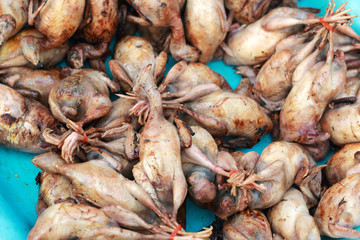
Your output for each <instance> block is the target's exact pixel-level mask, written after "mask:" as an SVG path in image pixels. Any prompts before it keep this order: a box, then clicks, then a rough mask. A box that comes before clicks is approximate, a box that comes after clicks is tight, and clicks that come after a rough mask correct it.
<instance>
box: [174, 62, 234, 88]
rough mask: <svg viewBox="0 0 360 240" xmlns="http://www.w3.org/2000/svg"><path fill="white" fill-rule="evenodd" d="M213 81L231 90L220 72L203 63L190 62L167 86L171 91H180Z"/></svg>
mask: <svg viewBox="0 0 360 240" xmlns="http://www.w3.org/2000/svg"><path fill="white" fill-rule="evenodd" d="M208 83H213V84H215V85H217V86H219V87H220V88H221V89H223V90H225V91H228V90H231V87H230V85H229V84H228V82H227V81H226V80H225V79H224V77H223V76H221V75H220V74H219V73H217V72H215V71H214V70H212V69H211V68H209V67H208V66H206V65H205V64H203V63H198V62H196V63H189V64H188V65H187V66H186V68H185V70H184V71H183V72H182V73H181V74H180V76H179V77H178V78H176V79H174V80H172V81H171V82H170V83H169V84H168V85H167V86H168V89H169V90H170V91H171V92H179V91H182V90H186V89H188V88H192V87H194V86H196V85H199V84H208Z"/></svg>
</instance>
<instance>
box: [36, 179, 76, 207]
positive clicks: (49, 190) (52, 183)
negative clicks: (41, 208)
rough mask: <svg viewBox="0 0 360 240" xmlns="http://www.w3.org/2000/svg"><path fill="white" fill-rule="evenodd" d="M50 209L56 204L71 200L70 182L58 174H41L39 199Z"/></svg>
mask: <svg viewBox="0 0 360 240" xmlns="http://www.w3.org/2000/svg"><path fill="white" fill-rule="evenodd" d="M40 198H41V199H43V200H44V202H45V204H46V206H48V207H50V206H52V205H54V204H56V203H58V202H61V201H64V200H67V199H68V198H70V201H71V198H73V195H72V185H71V181H70V180H69V179H68V178H67V177H65V176H63V175H60V174H51V173H47V172H41V175H40V187H39V199H40Z"/></svg>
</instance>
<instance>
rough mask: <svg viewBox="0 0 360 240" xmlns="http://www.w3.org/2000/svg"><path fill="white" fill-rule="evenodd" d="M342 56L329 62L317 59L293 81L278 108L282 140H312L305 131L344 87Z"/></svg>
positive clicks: (344, 65)
mask: <svg viewBox="0 0 360 240" xmlns="http://www.w3.org/2000/svg"><path fill="white" fill-rule="evenodd" d="M344 60H345V59H344V57H339V58H335V59H334V61H333V62H332V63H331V64H327V63H325V62H319V63H317V64H315V65H314V66H313V67H312V68H310V70H309V71H308V72H306V73H305V74H304V76H303V78H302V79H301V80H299V81H298V82H296V83H295V84H294V85H293V87H292V89H291V91H290V93H289V95H288V96H287V98H286V100H285V103H284V105H283V107H282V109H281V112H280V137H281V139H282V140H285V141H298V142H301V143H305V144H306V143H310V141H312V140H311V139H309V138H308V137H307V135H306V134H307V133H308V131H310V130H312V129H313V128H314V127H315V126H316V124H317V123H318V122H319V121H320V119H321V116H322V115H323V112H324V111H325V109H326V106H327V104H328V103H329V102H330V101H331V100H333V99H335V98H336V97H337V95H338V94H340V93H341V92H342V90H343V89H344V86H345V83H346V64H345V61H344ZM330 71H331V72H330ZM330 74H332V78H331V77H329V76H330ZM323 130H324V131H326V130H325V129H323Z"/></svg>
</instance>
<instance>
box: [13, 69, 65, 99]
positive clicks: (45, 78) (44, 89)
mask: <svg viewBox="0 0 360 240" xmlns="http://www.w3.org/2000/svg"><path fill="white" fill-rule="evenodd" d="M60 79H61V69H59V68H57V69H55V68H54V69H51V70H35V71H33V72H30V73H28V74H25V75H22V76H19V75H17V76H15V77H13V79H12V80H11V81H9V82H8V84H9V85H10V86H11V87H13V88H14V89H16V90H17V91H18V92H19V93H20V94H21V95H23V96H26V97H29V98H35V99H36V100H39V101H40V102H41V103H42V104H44V105H45V106H48V105H49V103H48V99H49V95H50V91H51V89H52V88H53V86H54V85H55V83H57V82H59V81H60Z"/></svg>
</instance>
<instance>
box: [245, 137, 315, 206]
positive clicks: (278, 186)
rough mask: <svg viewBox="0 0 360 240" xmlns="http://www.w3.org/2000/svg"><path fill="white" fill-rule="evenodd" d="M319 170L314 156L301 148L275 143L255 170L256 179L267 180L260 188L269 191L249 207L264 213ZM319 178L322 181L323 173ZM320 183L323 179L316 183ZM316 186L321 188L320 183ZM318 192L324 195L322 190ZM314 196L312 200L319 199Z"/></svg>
mask: <svg viewBox="0 0 360 240" xmlns="http://www.w3.org/2000/svg"><path fill="white" fill-rule="evenodd" d="M315 167H316V163H315V161H314V160H313V158H312V157H311V155H310V154H309V153H308V152H307V151H306V150H305V149H304V148H302V147H301V146H300V145H299V144H296V143H289V142H284V141H280V142H273V143H271V144H270V145H268V146H267V147H266V148H265V149H264V150H263V152H262V153H261V155H260V158H259V159H258V161H257V163H256V165H255V168H254V171H255V173H256V175H257V176H259V177H260V178H261V177H263V178H264V180H260V181H259V184H260V185H261V186H264V187H265V188H266V190H265V191H263V192H258V193H257V195H255V194H254V200H253V202H252V203H251V204H250V205H249V207H250V208H252V209H264V208H268V207H271V206H273V205H275V204H276V203H278V202H279V201H280V200H281V199H282V198H283V196H284V194H285V192H286V191H287V190H288V189H289V188H290V187H291V186H292V185H293V184H294V183H295V184H297V185H301V182H302V181H303V180H304V179H305V178H306V177H307V176H308V174H309V171H311V170H312V169H314V168H315ZM319 176H320V179H321V173H320V174H319ZM317 180H319V177H317V178H316V180H315V181H317ZM314 186H315V187H318V188H320V182H317V184H314ZM305 188H307V186H305ZM316 190H318V193H320V189H316ZM254 192H255V191H254ZM313 194H314V193H312V194H310V195H313ZM310 195H309V197H315V198H316V197H319V196H310ZM315 195H317V193H316V192H315Z"/></svg>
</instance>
